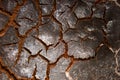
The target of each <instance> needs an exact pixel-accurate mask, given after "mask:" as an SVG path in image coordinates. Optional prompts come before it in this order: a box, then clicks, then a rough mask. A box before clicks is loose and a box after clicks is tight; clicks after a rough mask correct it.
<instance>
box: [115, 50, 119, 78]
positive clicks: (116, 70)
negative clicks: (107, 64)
mask: <svg viewBox="0 0 120 80" xmlns="http://www.w3.org/2000/svg"><path fill="white" fill-rule="evenodd" d="M119 51H120V48H119V49H118V50H116V51H114V53H115V55H114V57H115V62H116V67H115V73H116V74H117V75H118V76H120V72H119V71H118V67H119V63H118V58H117V56H118V52H119Z"/></svg>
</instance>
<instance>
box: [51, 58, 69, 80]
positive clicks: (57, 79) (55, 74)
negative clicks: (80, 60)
mask: <svg viewBox="0 0 120 80" xmlns="http://www.w3.org/2000/svg"><path fill="white" fill-rule="evenodd" d="M69 63H70V59H65V58H61V59H60V60H59V61H58V62H57V64H56V66H55V67H54V68H51V70H50V75H49V77H50V80H68V79H67V77H66V76H65V71H66V69H67V67H68V66H69Z"/></svg>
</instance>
